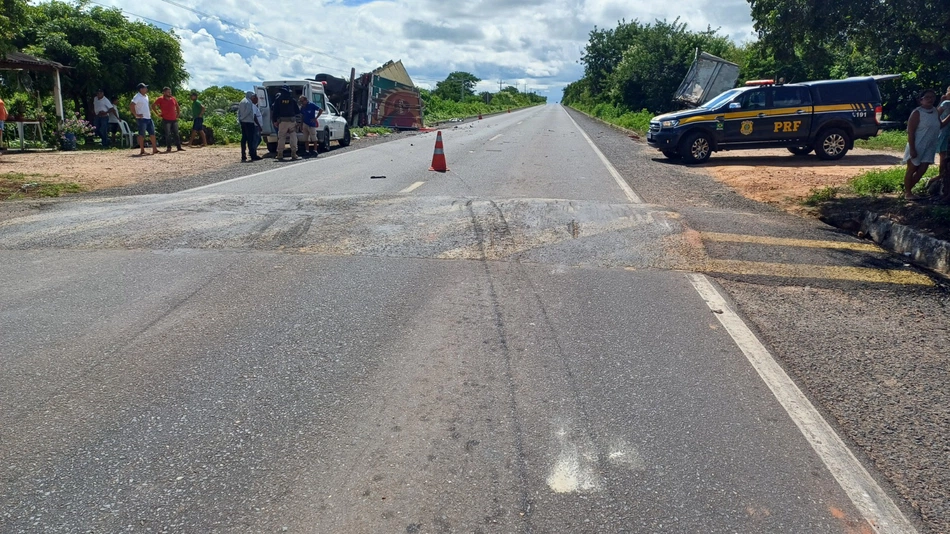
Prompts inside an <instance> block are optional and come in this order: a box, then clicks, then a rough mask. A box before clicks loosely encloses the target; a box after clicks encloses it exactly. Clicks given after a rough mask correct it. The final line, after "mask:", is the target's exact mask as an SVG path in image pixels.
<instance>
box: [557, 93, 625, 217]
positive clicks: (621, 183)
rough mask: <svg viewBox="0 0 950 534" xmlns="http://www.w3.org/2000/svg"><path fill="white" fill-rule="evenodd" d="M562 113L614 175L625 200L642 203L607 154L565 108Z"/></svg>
mask: <svg viewBox="0 0 950 534" xmlns="http://www.w3.org/2000/svg"><path fill="white" fill-rule="evenodd" d="M561 109H562V110H564V108H563V107H561ZM564 113H566V114H567V118H569V119H571V122H573V123H574V127H575V128H577V131H578V132H580V133H581V135H582V136H584V139H586V140H587V144H589V145H590V147H591V148H593V149H594V153H595V154H597V157H598V158H600V161H601V162H603V164H604V166H605V167H607V171H608V172H609V173H610V175H611V176H613V177H614V180H615V181H616V182H617V185H619V186H620V189H623V194H624V195H626V196H627V200H629V201H630V202H633V203H634V204H643V199H642V198H640V195H638V194H636V193H635V192H634V191H633V188H632V187H630V184H628V183H627V181H626V180H624V179H623V176H620V173H619V172H617V169H616V168H614V166H613V165H611V164H610V162H609V161H607V156H604V153H603V152H601V151H600V149H598V148H597V145H595V144H594V141H593V140H592V139H591V138H590V136H589V135H587V132H585V131H584V130H583V129H582V128H581V127H580V126H579V125H578V124H577V121H575V120H574V117H571V114H570V113H567V111H566V110H564Z"/></svg>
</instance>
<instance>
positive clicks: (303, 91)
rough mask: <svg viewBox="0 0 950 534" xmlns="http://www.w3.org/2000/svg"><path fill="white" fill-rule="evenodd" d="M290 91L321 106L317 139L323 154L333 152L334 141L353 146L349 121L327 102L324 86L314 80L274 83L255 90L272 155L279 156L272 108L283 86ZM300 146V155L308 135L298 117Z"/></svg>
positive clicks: (298, 140)
mask: <svg viewBox="0 0 950 534" xmlns="http://www.w3.org/2000/svg"><path fill="white" fill-rule="evenodd" d="M285 85H286V86H287V87H290V90H291V92H293V94H294V98H299V97H300V95H304V96H306V97H307V99H308V100H310V101H311V102H313V103H314V104H316V105H318V106H320V107H321V108H322V109H323V114H322V115H320V118H318V119H317V138H318V140H319V145H320V150H321V151H323V152H326V151H328V150H330V141H337V142H339V143H340V146H348V145H349V144H350V140H351V136H350V127H349V125H347V123H346V119H345V118H343V116H342V115H340V113H339V112H338V111H337V110H336V108H335V107H333V104H331V103H330V102H329V100H327V97H326V93H325V92H324V90H323V83H322V82H317V81H314V80H273V81H266V82H263V83H262V84H261V85H259V86H255V87H254V92H255V93H257V99H258V103H257V105H258V107H259V108H260V109H261V115H262V116H263V117H264V124H263V128H262V130H263V132H262V136H263V137H264V141H265V142H266V143H267V150H268V151H269V152H277V130H276V129H275V128H274V122H273V120H272V119H271V105H272V104H273V102H274V98H275V97H276V96H277V93H279V92H281V91H280V88H281V87H283V86H285ZM296 119H297V145H298V152H302V151H303V144H304V134H303V133H301V131H300V124H301V119H300V115H297V117H296Z"/></svg>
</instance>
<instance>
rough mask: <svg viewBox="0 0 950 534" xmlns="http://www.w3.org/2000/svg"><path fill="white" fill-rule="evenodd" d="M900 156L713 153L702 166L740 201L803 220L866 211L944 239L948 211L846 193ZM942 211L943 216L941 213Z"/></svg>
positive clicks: (948, 232)
mask: <svg viewBox="0 0 950 534" xmlns="http://www.w3.org/2000/svg"><path fill="white" fill-rule="evenodd" d="M901 156H902V154H901V153H899V152H889V151H882V150H866V149H860V148H856V149H854V150H852V151H850V152H849V153H848V154H847V155H846V156H845V157H844V158H842V159H840V160H837V161H824V160H821V159H818V158H817V157H816V156H814V155H809V156H793V155H792V154H790V153H789V152H788V151H787V150H785V149H763V150H743V151H736V152H717V153H716V154H714V155H713V157H712V158H710V159H709V161H708V163H706V164H705V165H703V166H702V167H697V168H698V169H701V172H707V173H709V174H711V175H712V176H713V177H714V178H715V179H716V180H718V181H720V182H723V183H724V184H726V185H728V186H729V187H731V188H733V189H734V190H736V191H737V192H738V193H739V194H741V195H742V196H744V197H746V198H750V199H752V200H755V201H758V202H764V203H766V204H771V205H773V206H776V207H778V208H780V209H782V210H784V211H787V212H790V213H795V214H798V215H802V216H807V217H817V218H822V219H835V220H841V218H842V217H840V216H838V217H835V215H840V214H850V213H861V212H864V211H871V212H874V213H877V214H879V215H884V216H886V217H888V218H889V219H892V220H894V221H895V222H898V223H901V224H905V225H907V226H911V227H913V228H915V229H917V230H919V231H921V232H923V233H926V234H929V235H932V236H933V237H936V238H937V239H942V240H950V224H947V223H948V222H950V207H946V206H938V205H934V204H932V203H930V202H928V201H923V202H905V201H904V200H902V199H899V198H898V196H897V195H896V194H891V195H880V196H878V197H860V196H857V195H854V194H849V192H848V189H847V185H848V183H849V182H850V181H851V179H852V178H854V177H855V176H858V175H860V174H862V173H864V172H865V171H869V170H885V169H891V168H893V167H895V166H901V165H903V163H902V162H901ZM826 188H834V189H836V190H837V194H836V196H835V198H833V199H828V200H825V201H823V202H821V203H819V204H818V205H817V206H805V205H804V204H803V203H802V202H803V201H804V200H805V199H807V198H809V197H810V196H812V195H813V194H814V193H815V192H816V191H821V190H823V189H826ZM944 212H946V213H944Z"/></svg>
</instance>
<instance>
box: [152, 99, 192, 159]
mask: <svg viewBox="0 0 950 534" xmlns="http://www.w3.org/2000/svg"><path fill="white" fill-rule="evenodd" d="M152 107H153V108H154V109H155V111H159V112H161V115H162V126H164V129H165V146H166V148H165V152H166V153H167V152H171V151H172V140H174V141H175V145H176V146H177V147H178V151H179V152H181V151H182V150H184V149H183V148H182V147H181V136H180V135H179V133H178V114H179V113H181V106H179V105H178V100H177V99H175V97H173V96H172V90H171V88H170V87H164V88H162V96H160V97H158V98H156V99H155V104H153V105H152Z"/></svg>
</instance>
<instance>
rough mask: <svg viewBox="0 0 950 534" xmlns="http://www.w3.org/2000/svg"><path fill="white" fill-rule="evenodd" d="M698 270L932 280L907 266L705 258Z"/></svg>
mask: <svg viewBox="0 0 950 534" xmlns="http://www.w3.org/2000/svg"><path fill="white" fill-rule="evenodd" d="M701 270H702V272H706V273H719V274H742V275H758V276H778V277H782V278H814V279H819V280H846V281H851V282H871V283H879V284H900V285H917V286H932V285H934V283H933V280H931V279H930V278H928V277H926V276H924V275H922V274H920V273H916V272H914V271H910V270H907V271H905V270H900V269H871V268H867V267H843V266H832V265H801V264H791V263H766V262H755V261H739V260H712V259H711V260H708V261H707V262H706V263H705V265H704V266H703V268H702V269H701Z"/></svg>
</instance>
